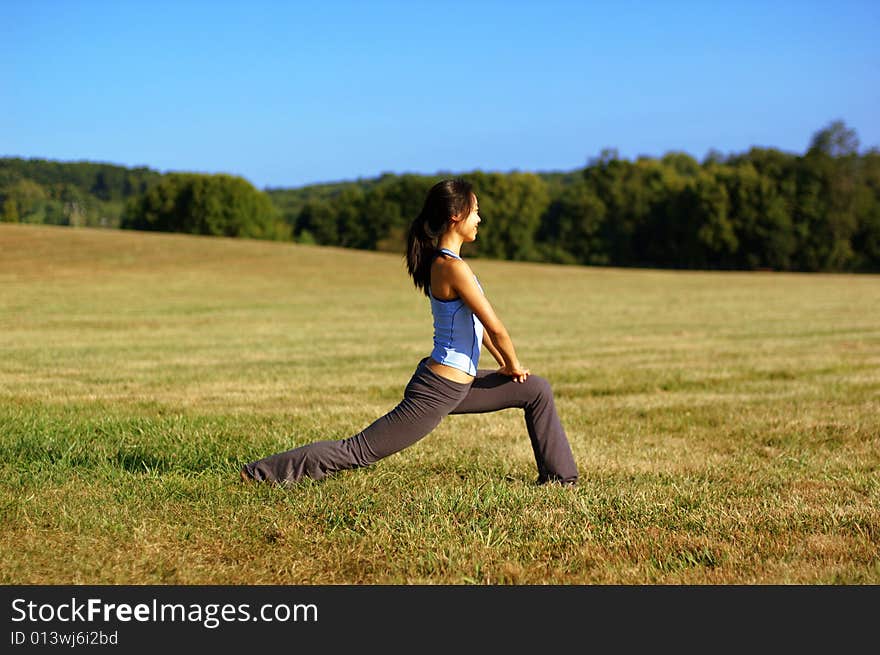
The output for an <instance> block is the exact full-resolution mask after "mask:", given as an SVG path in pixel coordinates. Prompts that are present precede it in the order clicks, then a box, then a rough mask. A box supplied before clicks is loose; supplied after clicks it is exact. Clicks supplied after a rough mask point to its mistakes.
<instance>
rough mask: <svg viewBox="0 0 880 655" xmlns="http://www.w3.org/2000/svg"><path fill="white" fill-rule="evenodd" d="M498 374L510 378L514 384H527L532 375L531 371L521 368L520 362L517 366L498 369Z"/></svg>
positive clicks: (505, 366) (508, 365)
mask: <svg viewBox="0 0 880 655" xmlns="http://www.w3.org/2000/svg"><path fill="white" fill-rule="evenodd" d="M498 372H499V373H501V374H502V375H506V376H508V377H510V378H511V379H513V381H514V382H525V381H526V380H528V379H529V375H531V371H529V369H527V368H523V367H522V366H520V364H519V362H517V363H516V364H505V365H504V366H502V367H501V368H499V369H498Z"/></svg>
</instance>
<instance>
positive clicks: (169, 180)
mask: <svg viewBox="0 0 880 655" xmlns="http://www.w3.org/2000/svg"><path fill="white" fill-rule="evenodd" d="M122 227H125V228H132V229H138V230H160V231H166V232H187V233H191V234H206V235H215V236H228V237H250V238H255V239H282V238H285V237H286V236H288V235H289V232H286V230H285V228H284V226H283V225H282V224H281V221H280V218H279V215H278V212H277V210H276V209H275V207H274V205H272V202H271V201H270V200H269V198H268V196H267V195H266V194H265V193H264V192H261V191H258V190H257V189H256V188H254V187H253V185H251V184H250V182H248V181H247V180H245V179H244V178H241V177H237V176H232V175H224V174H218V175H196V174H190V173H171V174H168V175H166V176H165V177H163V178H162V180H161V181H160V182H159V183H158V184H156V185H155V186H153V187H152V188H150V189H149V190H148V191H147V192H146V193H144V194H143V195H142V196H139V197H137V198H136V199H135V200H134V201H133V202H131V203H129V205H128V207H127V208H126V211H125V215H124V217H123V222H122Z"/></svg>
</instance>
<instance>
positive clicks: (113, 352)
mask: <svg viewBox="0 0 880 655" xmlns="http://www.w3.org/2000/svg"><path fill="white" fill-rule="evenodd" d="M471 264H472V266H473V268H474V270H475V272H476V273H477V275H478V276H479V278H480V281H481V283H482V285H483V287H484V288H485V289H486V292H487V294H488V295H489V297H490V299H491V300H492V301H493V304H494V305H495V308H496V310H497V311H498V313H499V315H500V316H501V318H502V320H504V322H505V323H506V325H507V327H508V329H509V330H510V332H511V334H512V336H513V338H514V341H515V343H516V344H517V349H518V352H519V355H520V357H521V359H522V361H523V363H524V364H525V365H526V366H528V367H530V368H531V369H532V371H533V372H534V373H538V374H541V375H543V376H545V377H547V378H548V379H549V380H550V382H551V384H552V386H553V389H554V392H555V394H556V399H557V407H558V409H559V413H560V416H561V418H562V421H563V424H564V426H565V427H566V430H567V432H568V435H569V438H570V440H571V443H572V449H573V451H574V453H575V457H576V459H577V461H578V465H579V467H580V470H581V482H580V484H579V486H578V487H576V488H574V489H566V488H559V487H538V486H536V485H534V479H535V477H536V471H535V466H534V461H533V458H532V454H531V449H530V447H529V443H528V438H527V436H526V433H525V426H524V423H523V418H522V413H521V412H520V411H518V410H505V411H503V412H498V413H494V414H488V415H480V416H453V417H449V418H447V419H446V420H445V421H444V422H443V423H441V425H440V426H439V427H438V428H437V429H436V430H435V431H434V432H433V433H432V434H431V435H429V436H428V437H427V438H425V439H424V440H422V441H421V442H419V443H418V444H416V445H415V446H413V447H412V448H410V449H407V450H405V451H403V452H402V453H399V454H397V455H394V456H392V457H390V458H388V459H386V460H383V461H381V462H380V463H378V464H377V465H375V466H374V467H371V468H367V469H361V470H357V471H347V472H344V473H340V474H338V475H336V476H333V477H331V478H328V479H326V480H324V481H322V482H320V483H314V482H308V481H307V482H305V483H302V484H300V485H297V486H295V487H291V488H287V489H284V488H279V487H274V486H269V485H258V486H247V485H242V484H241V483H240V482H239V480H238V470H239V468H240V466H241V465H242V464H243V463H244V462H246V461H251V460H253V459H257V458H260V457H263V456H265V455H268V454H271V453H273V452H277V451H279V450H286V449H288V448H291V447H294V446H296V445H300V444H303V443H306V442H309V441H313V440H316V439H325V438H337V437H339V438H341V437H347V436H349V435H350V434H353V433H355V432H357V431H359V430H360V429H362V428H363V427H365V426H366V425H367V424H368V423H370V422H371V421H372V420H373V419H375V418H376V417H378V416H379V415H381V414H382V413H384V412H386V411H387V410H389V409H391V408H392V407H393V406H394V405H395V404H396V403H397V401H398V400H399V399H400V397H401V394H402V390H403V387H404V386H405V384H406V382H407V381H408V379H409V376H410V375H411V374H412V371H413V369H414V368H415V365H416V363H417V362H418V360H419V359H420V358H421V357H423V356H425V355H426V354H427V352H428V350H429V349H430V342H431V318H430V310H429V307H428V304H427V301H426V300H425V298H424V297H423V296H420V295H419V294H418V293H417V292H416V291H415V289H414V288H413V287H412V284H411V283H410V281H409V280H408V278H407V277H406V274H405V269H404V267H403V262H402V259H401V257H400V256H396V255H391V254H381V253H368V252H358V251H348V250H338V249H330V248H319V247H310V246H301V245H295V244H290V243H270V242H259V241H248V240H233V239H220V238H207V237H192V236H182V235H163V234H147V233H132V232H125V231H113V230H89V229H73V228H61V227H40V226H18V225H0V450H2V453H0V455H2V456H0V470H2V478H0V511H2V523H3V530H2V532H0V582H2V583H4V584H147V583H159V584H165V583H173V584H336V583H363V584H377V583H382V584H398V583H400V584H414V583H419V584H422V583H428V584H487V583H488V584H545V583H549V584H562V583H564V584H608V583H619V584H710V583H711V584H790V583H806V584H880V475H878V469H880V277H878V276H867V275H866V276H849V275H818V274H803V275H800V274H777V273H704V272H674V271H666V272H663V271H647V270H620V269H603V268H583V267H563V266H552V265H538V264H523V263H504V262H491V261H483V260H472V261H471ZM483 357H484V359H483V362H484V363H485V364H487V365H489V364H492V363H493V361H492V358H491V357H490V356H489V355H488V354H487V353H484V355H483Z"/></svg>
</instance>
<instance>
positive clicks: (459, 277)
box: [446, 261, 529, 382]
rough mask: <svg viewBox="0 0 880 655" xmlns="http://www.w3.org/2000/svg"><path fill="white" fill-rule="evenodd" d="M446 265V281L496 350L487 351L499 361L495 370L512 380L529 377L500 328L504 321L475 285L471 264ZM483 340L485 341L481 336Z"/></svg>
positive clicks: (517, 380) (503, 328)
mask: <svg viewBox="0 0 880 655" xmlns="http://www.w3.org/2000/svg"><path fill="white" fill-rule="evenodd" d="M450 264H451V265H449V266H448V267H447V269H446V270H447V271H448V275H449V284H450V286H451V287H452V288H453V290H454V291H455V292H456V293H457V294H458V296H459V297H460V298H461V299H462V301H464V303H465V304H466V305H467V306H468V307H469V308H470V309H471V311H472V312H473V313H474V314H475V315H476V317H477V318H478V319H480V322H481V323H482V324H483V328H484V330H485V336H488V339H489V341H491V343H492V345H493V346H494V347H495V349H496V350H497V353H495V352H492V349H491V348H490V349H489V352H491V353H492V356H493V357H495V359H496V360H497V361H498V363H499V364H501V368H500V369H499V371H500V372H501V373H503V374H505V375H509V376H510V377H511V378H513V379H514V380H515V381H516V382H525V381H526V379H527V378H528V377H529V370H528V369H525V368H523V367H522V365H521V364H520V363H519V358H518V357H517V356H516V349H515V348H514V347H513V340H512V339H511V338H510V334H508V332H507V328H505V327H504V323H502V322H501V319H499V318H498V316H497V315H496V314H495V310H494V309H492V305H491V303H490V302H489V299H488V298H486V296H485V295H484V294H483V292H482V291H481V290H480V287H479V286H478V285H477V281H476V280H475V279H474V274H473V271H471V267H470V266H468V265H467V264H466V263H465V262H463V261H455V262H450ZM483 343H484V344H485V343H486V339H485V338H484V339H483ZM499 357H500V358H499Z"/></svg>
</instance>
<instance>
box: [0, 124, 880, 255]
mask: <svg viewBox="0 0 880 655" xmlns="http://www.w3.org/2000/svg"><path fill="white" fill-rule="evenodd" d="M452 176H460V177H464V178H466V179H468V180H469V181H470V182H472V183H473V184H474V187H475V190H476V192H477V194H478V195H479V198H480V215H481V217H482V219H483V226H484V230H483V231H481V235H480V239H479V240H478V241H477V242H474V243H473V244H466V250H465V252H466V254H467V255H468V256H475V257H486V258H492V259H507V260H514V261H535V262H552V263H561V264H584V265H602V266H622V267H645V268H677V269H710V270H711V269H716V270H767V269H769V270H779V271H805V272H807V271H808V272H818V271H822V272H877V271H880V150H878V148H877V147H873V148H871V149H868V150H866V151H862V152H860V151H859V139H858V136H857V134H856V132H855V130H853V129H850V128H849V127H848V126H847V125H846V124H845V123H844V122H843V121H833V122H831V123H829V124H828V125H827V126H826V127H824V128H823V129H820V130H819V131H817V132H816V133H815V134H814V135H813V137H812V139H811V141H810V144H809V146H808V147H807V149H806V151H805V152H804V153H803V154H794V153H788V152H783V151H781V150H778V149H775V148H763V147H762V148H759V147H753V148H751V149H749V150H748V151H747V152H743V153H733V154H727V155H724V154H722V153H720V152H717V151H712V152H710V153H709V154H707V155H706V156H705V157H704V159H703V160H702V161H697V160H696V159H694V158H693V157H692V156H690V155H689V154H687V153H684V152H668V153H666V154H665V155H663V156H661V157H651V156H640V157H638V158H636V159H634V160H629V159H625V158H621V157H620V156H619V155H618V153H617V152H616V151H615V150H613V149H606V150H603V151H602V152H601V153H600V154H599V155H598V156H597V157H594V158H591V159H590V160H589V162H588V163H587V165H586V166H584V167H583V168H580V169H576V170H572V171H568V172H534V173H532V172H520V171H511V172H484V171H481V170H476V171H470V172H465V171H461V172H438V173H436V174H434V175H419V174H394V173H386V174H383V175H381V176H377V177H374V178H359V179H357V180H353V181H343V182H334V183H327V184H312V185H305V186H301V187H292V188H271V187H269V188H266V189H263V190H260V189H257V188H255V187H254V186H253V185H252V184H251V183H250V182H248V181H247V180H245V179H244V178H241V177H237V176H233V175H226V174H212V175H207V174H198V173H186V172H168V173H161V172H158V171H155V170H152V169H150V168H147V167H134V168H131V167H125V166H118V165H113V164H106V163H95V162H88V161H83V162H58V161H51V160H46V159H22V158H15V157H6V158H2V159H0V221H3V222H13V223H14V222H22V223H44V224H55V225H70V226H92V227H106V228H123V229H139V230H158V231H167V232H185V233H191V234H205V235H218V236H231V237H247V238H260V239H275V240H292V241H296V242H299V243H308V244H318V245H328V246H341V247H347V248H358V249H366V250H382V251H393V252H400V253H402V252H403V240H404V235H405V232H406V228H407V226H408V225H409V223H410V222H411V221H412V219H413V218H414V217H415V216H416V215H417V214H418V212H419V210H420V208H421V203H422V202H423V200H424V196H425V193H426V191H427V190H428V189H429V188H430V186H431V185H432V184H434V183H435V182H436V181H438V180H439V179H442V178H444V177H452Z"/></svg>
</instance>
